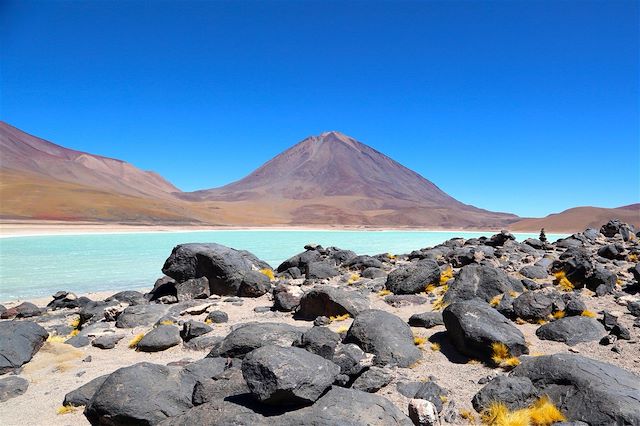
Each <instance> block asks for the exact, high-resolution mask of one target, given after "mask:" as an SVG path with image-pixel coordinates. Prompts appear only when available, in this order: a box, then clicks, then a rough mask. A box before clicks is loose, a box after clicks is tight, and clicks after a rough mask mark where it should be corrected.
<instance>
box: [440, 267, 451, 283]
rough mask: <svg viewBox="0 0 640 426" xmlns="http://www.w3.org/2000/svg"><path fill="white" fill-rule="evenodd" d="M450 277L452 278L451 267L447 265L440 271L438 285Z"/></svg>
mask: <svg viewBox="0 0 640 426" xmlns="http://www.w3.org/2000/svg"><path fill="white" fill-rule="evenodd" d="M451 278H453V269H451V266H449V267H448V268H447V269H445V270H444V271H442V272H441V273H440V285H445V284H446V283H447V282H448V281H449V280H450V279H451Z"/></svg>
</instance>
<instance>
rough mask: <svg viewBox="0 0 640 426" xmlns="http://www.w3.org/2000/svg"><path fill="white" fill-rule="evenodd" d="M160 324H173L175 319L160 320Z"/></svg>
mask: <svg viewBox="0 0 640 426" xmlns="http://www.w3.org/2000/svg"><path fill="white" fill-rule="evenodd" d="M158 324H159V325H173V321H171V320H169V319H167V320H164V321H160V322H159V323H158Z"/></svg>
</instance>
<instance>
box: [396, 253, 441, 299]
mask: <svg viewBox="0 0 640 426" xmlns="http://www.w3.org/2000/svg"><path fill="white" fill-rule="evenodd" d="M439 281H440V267H439V266H438V263H437V262H436V261H435V260H431V259H423V260H421V261H419V262H418V264H416V265H407V266H401V267H400V268H398V269H396V270H395V271H393V272H391V273H390V274H389V275H388V276H387V282H386V284H385V287H386V288H387V290H390V291H391V292H392V293H395V294H415V293H420V292H423V291H424V290H425V287H426V286H427V285H429V284H434V283H438V282H439Z"/></svg>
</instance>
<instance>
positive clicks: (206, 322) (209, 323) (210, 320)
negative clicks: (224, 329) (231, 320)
mask: <svg viewBox="0 0 640 426" xmlns="http://www.w3.org/2000/svg"><path fill="white" fill-rule="evenodd" d="M204 323H205V324H207V325H211V324H213V320H212V319H211V318H207V319H206V320H204Z"/></svg>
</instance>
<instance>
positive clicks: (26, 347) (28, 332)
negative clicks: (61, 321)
mask: <svg viewBox="0 0 640 426" xmlns="http://www.w3.org/2000/svg"><path fill="white" fill-rule="evenodd" d="M48 337H49V333H47V331H46V330H45V329H44V328H42V327H41V326H40V325H38V324H36V323H35V322H32V321H0V374H4V373H7V372H9V371H11V370H13V369H15V368H18V367H20V366H22V365H23V364H26V363H27V362H29V361H31V358H33V356H34V355H35V354H36V352H38V351H39V350H40V348H41V347H42V345H43V344H44V342H45V340H47V338H48Z"/></svg>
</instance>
